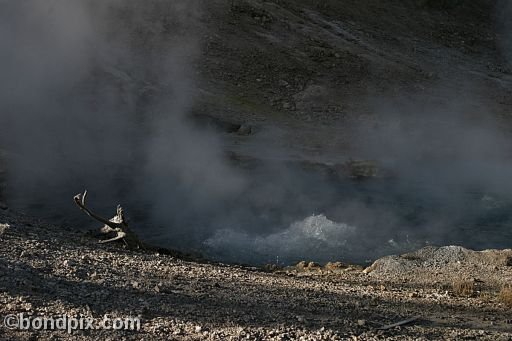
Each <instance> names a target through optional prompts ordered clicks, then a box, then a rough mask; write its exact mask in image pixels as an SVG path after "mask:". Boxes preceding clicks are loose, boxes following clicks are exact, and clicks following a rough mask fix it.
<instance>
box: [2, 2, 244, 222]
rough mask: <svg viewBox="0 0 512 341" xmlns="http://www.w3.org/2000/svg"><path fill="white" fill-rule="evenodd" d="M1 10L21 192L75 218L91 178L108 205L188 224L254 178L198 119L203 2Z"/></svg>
mask: <svg viewBox="0 0 512 341" xmlns="http://www.w3.org/2000/svg"><path fill="white" fill-rule="evenodd" d="M0 16H1V18H0V19H1V20H0V21H1V23H0V25H1V27H0V43H1V44H2V52H1V55H0V68H1V73H2V75H3V76H2V80H1V82H0V92H1V94H0V101H1V110H2V114H1V117H0V123H1V124H2V133H3V135H2V138H1V143H2V144H3V145H4V146H5V147H6V149H7V150H9V151H10V152H11V154H10V155H11V158H10V160H9V163H8V165H9V176H10V177H9V181H8V184H9V187H8V191H9V194H10V197H11V200H12V201H13V202H17V203H19V205H22V206H28V207H37V206H38V205H41V206H44V207H45V211H46V213H48V212H49V211H52V213H55V214H61V215H62V216H69V215H70V214H71V216H73V212H72V211H71V210H74V208H73V207H72V206H71V205H69V198H70V196H71V195H72V194H73V193H75V192H80V191H81V190H82V189H83V188H84V187H85V188H88V189H89V190H90V193H91V194H92V195H93V196H92V197H91V204H92V205H96V207H98V205H99V208H100V209H107V208H108V206H110V210H111V209H112V205H113V204H114V203H116V202H120V203H123V204H126V205H128V206H130V208H132V209H133V210H132V211H133V212H135V214H137V212H139V213H141V214H142V213H143V214H148V213H147V212H150V213H149V216H151V217H152V218H154V219H153V220H154V223H155V224H164V223H165V224H169V223H175V224H176V225H179V224H180V223H182V226H184V225H183V224H184V223H185V221H186V218H187V217H186V216H194V214H193V213H192V212H195V213H196V212H198V211H201V210H203V209H204V210H206V209H213V208H212V206H214V205H211V204H209V203H211V202H219V201H222V200H223V198H225V197H226V196H228V195H233V194H235V193H236V192H237V191H240V189H241V188H242V187H243V179H242V178H241V177H240V176H239V175H238V174H237V173H236V172H235V171H233V170H231V169H230V168H229V167H228V166H226V164H225V162H224V161H223V158H222V155H221V154H222V150H221V148H220V144H219V141H218V139H217V138H216V137H215V136H214V135H213V134H210V133H208V132H206V131H198V130H197V129H196V128H193V127H192V125H191V124H189V122H188V118H187V114H188V112H189V111H190V109H191V106H192V104H193V102H194V89H195V85H194V79H193V75H194V72H193V70H192V66H193V62H194V59H195V57H196V56H197V54H198V52H199V48H198V46H199V41H198V36H200V32H199V31H198V29H197V27H198V25H197V22H198V19H199V16H200V6H199V5H198V2H197V1H172V2H169V1H160V0H154V1H149V2H140V1H117V0H107V1H101V2H97V1H79V2H70V1H65V0H50V1H24V2H2V3H1V4H0ZM135 198H137V199H135ZM136 201H137V202H136ZM206 206H211V207H206ZM51 207H54V208H55V209H54V210H51V209H50V208H51ZM184 212H186V214H184ZM159 216H160V217H159ZM75 217H76V216H75ZM160 218H161V219H160ZM173 226H174V225H173ZM184 229H186V227H184Z"/></svg>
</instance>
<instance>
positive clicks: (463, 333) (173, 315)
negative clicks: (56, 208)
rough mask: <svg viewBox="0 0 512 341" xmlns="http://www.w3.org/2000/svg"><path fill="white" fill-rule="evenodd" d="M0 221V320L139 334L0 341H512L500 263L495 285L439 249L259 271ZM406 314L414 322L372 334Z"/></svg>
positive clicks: (16, 336) (493, 270)
mask: <svg viewBox="0 0 512 341" xmlns="http://www.w3.org/2000/svg"><path fill="white" fill-rule="evenodd" d="M0 223H1V224H0V227H1V232H0V234H1V237H0V254H1V256H0V269H1V271H0V288H1V290H0V292H1V293H0V302H1V305H0V315H1V317H2V319H3V318H5V317H6V316H8V315H11V314H15V315H16V314H21V313H23V314H24V316H25V317H27V316H28V317H32V318H35V317H38V316H40V317H52V316H61V315H62V314H66V315H67V316H68V317H80V316H85V317H92V318H94V319H97V320H101V319H102V318H103V317H104V316H111V317H114V318H126V317H138V318H140V319H141V329H140V330H139V331H133V330H116V331H112V330H85V331H73V332H72V335H70V334H67V332H66V331H59V330H57V331H34V330H29V331H26V330H10V329H7V328H6V327H5V326H3V327H2V328H0V338H1V339H3V340H36V339H37V340H57V339H66V338H70V337H72V338H73V339H76V340H97V339H104V340H163V339H168V340H375V339H384V338H385V339H389V340H411V339H415V340H433V339H446V340H461V339H468V340H471V339H479V340H480V339H481V340H511V339H512V310H511V308H510V307H507V306H506V305H505V304H504V303H503V302H502V301H501V300H500V299H499V296H498V292H499V288H500V285H501V284H502V283H499V281H498V282H496V281H495V280H494V279H496V278H498V279H499V278H501V279H502V280H503V281H507V279H510V278H511V277H512V267H510V264H508V265H507V263H506V262H505V261H504V260H503V259H504V258H503V257H501V258H500V257H497V258H493V260H492V262H494V263H493V264H491V263H488V264H487V269H488V274H494V275H495V276H494V277H491V276H489V275H488V274H484V273H482V272H481V270H480V268H479V265H478V264H479V263H477V262H474V261H471V260H468V261H467V262H465V261H462V264H463V266H462V265H460V264H461V259H462V258H460V257H459V258H453V257H454V255H455V254H457V255H459V256H460V253H457V252H456V253H449V254H450V256H449V257H448V258H446V257H447V256H446V255H447V254H446V252H445V253H443V252H441V253H439V252H438V253H437V256H435V254H436V253H435V252H434V253H432V252H431V253H430V254H428V255H427V254H424V260H425V259H430V260H432V261H434V263H435V262H438V261H439V260H440V259H444V262H445V263H435V264H437V265H435V266H434V267H431V266H430V267H429V266H426V267H425V268H420V267H417V268H416V270H415V271H409V270H406V271H403V269H402V268H400V267H397V266H394V265H391V267H390V265H389V264H394V263H393V262H387V261H386V260H384V261H382V260H381V261H380V262H381V263H380V264H381V265H380V266H379V262H377V263H376V264H377V265H376V266H375V267H374V268H371V270H372V271H370V270H366V271H363V269H362V268H361V267H358V266H346V265H343V264H331V265H328V266H326V267H323V268H321V267H318V266H316V265H314V264H311V265H309V264H306V266H305V267H304V264H300V265H299V266H297V267H290V268H287V269H274V270H273V271H266V270H264V269H258V268H251V267H243V266H235V265H225V264H213V263H205V262H194V261H186V260H182V259H180V258H177V257H173V256H171V255H166V254H158V253H154V252H134V251H128V250H125V249H124V248H123V247H122V246H119V245H107V246H105V245H101V244H98V242H97V240H96V239H94V238H92V237H89V236H86V235H84V234H83V233H78V232H74V231H72V230H71V229H64V228H62V227H55V226H52V225H50V224H47V223H44V222H41V221H38V220H36V219H32V218H29V217H26V216H22V215H19V214H15V213H13V212H11V211H10V210H1V211H0ZM449 250H451V249H449ZM468 252H469V251H468ZM440 254H442V255H444V256H442V257H445V258H442V257H441V258H440V257H439V255H440ZM508 255H510V253H508ZM404 259H406V260H411V259H416V260H417V259H419V258H418V257H416V258H415V257H412V256H409V257H405V258H404ZM500 259H501V260H500ZM452 261H454V262H453V264H455V263H457V262H458V263H457V264H459V265H460V267H461V268H460V269H459V270H461V269H462V268H463V272H464V276H465V277H464V278H471V280H472V281H474V282H475V283H476V284H475V288H474V289H472V291H471V292H470V293H468V296H460V295H459V294H457V292H454V286H453V281H457V280H459V279H460V278H461V271H456V270H453V269H454V268H453V264H452V265H450V264H451V262H452ZM382 262H384V263H386V262H387V263H386V264H388V267H387V268H386V267H385V266H384V267H383V266H382ZM449 263H450V264H449ZM422 264H427V262H423V263H422ZM443 264H444V265H443ZM393 266H394V267H393ZM391 268H393V269H394V270H393V271H391V272H390V271H385V270H386V269H387V270H390V269H391ZM383 269H384V270H383ZM400 269H402V271H401V270H400ZM445 270H446V271H445ZM419 273H421V274H422V276H419V275H418V274H419ZM450 274H451V275H450ZM491 278H494V279H493V280H491ZM481 283H483V284H485V285H483V284H482V285H481ZM412 317H417V318H418V319H417V320H415V321H414V322H412V323H410V324H407V325H403V326H399V327H394V328H390V329H386V330H379V328H380V327H383V326H386V325H389V324H393V323H396V322H400V321H403V320H406V319H409V318H412Z"/></svg>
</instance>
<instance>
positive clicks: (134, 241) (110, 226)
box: [74, 191, 144, 249]
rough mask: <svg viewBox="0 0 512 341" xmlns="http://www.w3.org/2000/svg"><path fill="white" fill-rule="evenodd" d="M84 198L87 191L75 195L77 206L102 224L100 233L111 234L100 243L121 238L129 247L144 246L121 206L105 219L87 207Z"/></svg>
mask: <svg viewBox="0 0 512 341" xmlns="http://www.w3.org/2000/svg"><path fill="white" fill-rule="evenodd" d="M86 198H87V191H84V193H83V194H82V193H80V194H77V195H75V197H74V200H75V203H76V204H77V206H78V207H79V208H80V209H81V210H82V211H84V212H85V213H86V214H87V215H88V216H90V217H91V218H93V219H96V220H97V221H99V222H100V223H102V224H104V226H103V227H102V228H101V230H100V232H101V233H102V234H105V235H110V236H111V238H108V239H103V240H100V243H102V244H105V243H111V242H115V241H120V240H122V241H123V242H124V243H125V245H126V246H127V247H128V248H130V249H141V248H142V249H143V248H144V247H143V244H142V242H140V241H139V238H137V236H136V235H135V234H134V233H133V232H132V231H131V230H130V228H129V226H128V223H127V222H126V220H125V218H124V213H123V208H122V207H121V206H119V205H118V206H117V212H116V215H115V216H114V217H113V218H111V219H105V218H103V217H101V216H99V215H97V214H95V213H94V212H92V211H91V210H90V209H88V208H87V206H86V204H85V199H86Z"/></svg>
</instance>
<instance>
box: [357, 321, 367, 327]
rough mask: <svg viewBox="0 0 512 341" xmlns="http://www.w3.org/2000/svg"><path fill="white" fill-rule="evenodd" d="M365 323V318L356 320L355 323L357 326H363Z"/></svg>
mask: <svg viewBox="0 0 512 341" xmlns="http://www.w3.org/2000/svg"><path fill="white" fill-rule="evenodd" d="M365 324H366V320H357V325H358V326H361V327H362V326H364V325H365Z"/></svg>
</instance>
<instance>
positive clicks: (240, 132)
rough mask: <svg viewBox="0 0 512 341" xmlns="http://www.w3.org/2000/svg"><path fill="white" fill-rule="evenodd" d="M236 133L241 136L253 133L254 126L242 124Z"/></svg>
mask: <svg viewBox="0 0 512 341" xmlns="http://www.w3.org/2000/svg"><path fill="white" fill-rule="evenodd" d="M236 133H237V134H238V135H241V136H247V135H251V133H252V127H251V126H250V125H248V124H242V125H241V126H240V128H238V131H237V132H236Z"/></svg>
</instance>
